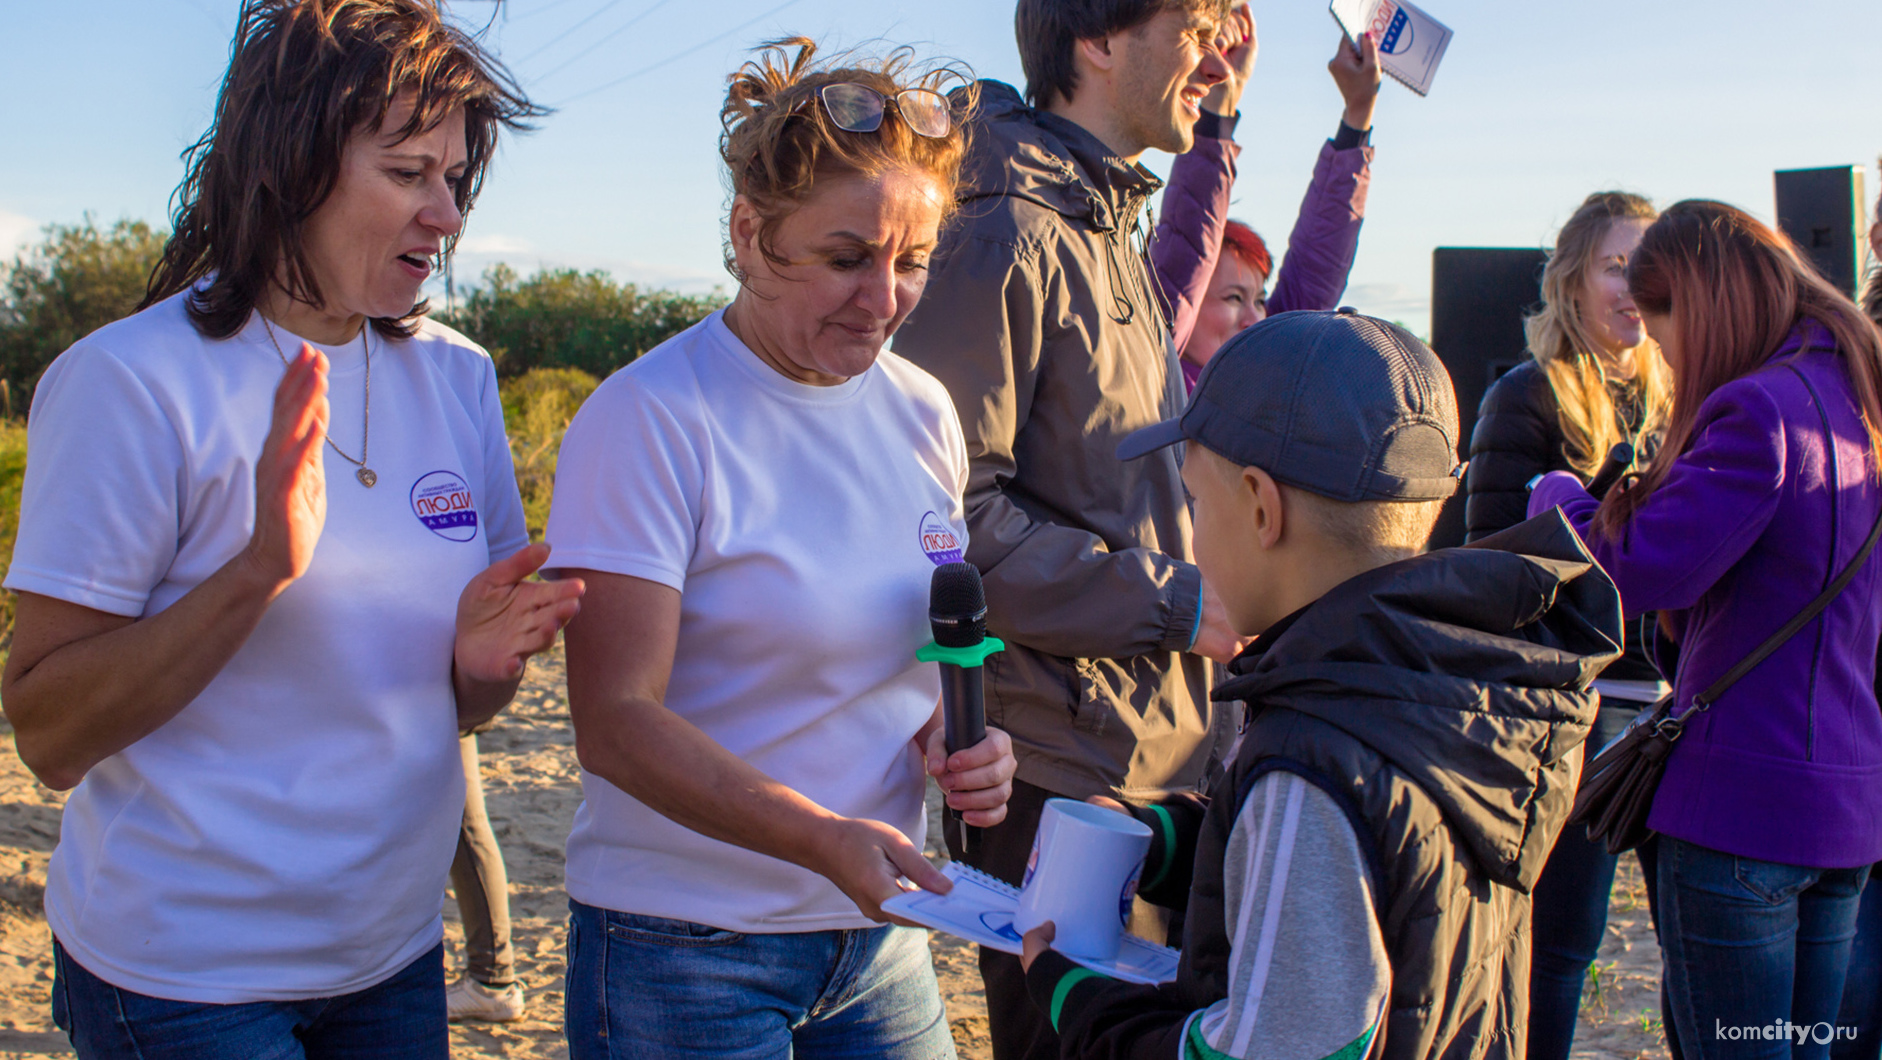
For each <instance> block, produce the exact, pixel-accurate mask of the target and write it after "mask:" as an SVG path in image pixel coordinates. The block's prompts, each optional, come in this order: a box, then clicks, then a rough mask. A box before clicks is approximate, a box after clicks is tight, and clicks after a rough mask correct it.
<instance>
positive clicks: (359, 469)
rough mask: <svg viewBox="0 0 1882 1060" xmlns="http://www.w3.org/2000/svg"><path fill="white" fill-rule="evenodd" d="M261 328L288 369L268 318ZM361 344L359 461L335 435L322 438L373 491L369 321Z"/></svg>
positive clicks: (375, 479)
mask: <svg viewBox="0 0 1882 1060" xmlns="http://www.w3.org/2000/svg"><path fill="white" fill-rule="evenodd" d="M261 326H262V327H264V328H266V329H267V330H268V342H269V344H270V345H272V346H273V347H274V355H275V356H276V357H279V358H281V367H283V368H286V367H287V366H288V355H287V354H286V353H283V352H282V351H281V342H280V340H279V339H276V338H275V337H274V325H273V324H270V323H268V318H267V317H266V316H262V318H261ZM359 344H360V348H361V349H362V350H364V351H365V354H366V409H365V417H364V419H365V421H366V424H365V429H364V430H363V431H362V432H361V433H360V439H359V459H358V460H355V459H353V458H352V457H350V456H348V455H346V451H345V450H344V449H341V448H340V447H339V446H338V445H335V444H334V442H333V435H331V434H326V435H322V437H323V438H325V439H326V440H327V445H328V446H329V447H331V448H332V449H333V451H334V452H336V453H339V454H340V459H342V460H344V461H346V462H347V463H349V464H352V465H354V471H353V477H354V478H356V479H358V480H359V484H360V485H362V486H364V487H366V488H367V489H372V488H373V487H374V486H375V485H377V484H378V482H379V476H378V475H377V474H374V473H373V469H372V468H369V467H367V466H366V459H367V456H368V453H367V449H368V447H370V446H371V444H372V321H370V320H368V321H367V322H366V323H364V324H362V325H360V329H359Z"/></svg>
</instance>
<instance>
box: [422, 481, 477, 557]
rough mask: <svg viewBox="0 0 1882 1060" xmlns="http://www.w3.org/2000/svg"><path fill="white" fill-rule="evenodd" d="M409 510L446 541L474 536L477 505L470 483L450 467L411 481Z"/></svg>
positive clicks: (464, 539)
mask: <svg viewBox="0 0 1882 1060" xmlns="http://www.w3.org/2000/svg"><path fill="white" fill-rule="evenodd" d="M412 514H413V515H416V516H418V521H419V522H421V523H424V524H425V526H426V528H428V529H429V530H430V531H431V532H432V533H434V534H437V535H438V536H439V537H442V538H444V539H445V540H447V541H469V540H471V539H472V538H474V537H476V536H477V505H476V503H475V502H474V501H472V500H471V491H470V485H469V484H468V483H466V482H465V481H464V480H463V479H461V478H459V477H458V476H457V475H456V474H454V473H453V472H450V471H433V472H431V473H429V474H427V475H424V476H423V477H421V478H420V479H419V480H418V481H417V482H414V483H412Z"/></svg>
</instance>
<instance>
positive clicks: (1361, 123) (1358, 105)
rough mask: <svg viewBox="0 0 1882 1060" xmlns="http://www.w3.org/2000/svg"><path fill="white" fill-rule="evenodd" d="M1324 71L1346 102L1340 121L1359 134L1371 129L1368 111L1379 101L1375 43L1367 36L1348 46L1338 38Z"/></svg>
mask: <svg viewBox="0 0 1882 1060" xmlns="http://www.w3.org/2000/svg"><path fill="white" fill-rule="evenodd" d="M1327 72H1328V73H1330V74H1332V75H1333V83H1334V84H1336V85H1338V86H1340V98H1342V99H1344V100H1345V101H1346V112H1345V113H1344V114H1342V115H1341V116H1340V120H1341V121H1343V122H1345V123H1346V124H1347V125H1348V126H1350V127H1352V128H1354V129H1358V130H1359V131H1360V132H1365V131H1366V130H1367V129H1370V128H1372V111H1373V108H1374V106H1376V105H1377V104H1378V102H1379V73H1380V71H1379V42H1378V41H1376V40H1373V39H1372V34H1370V33H1367V34H1365V35H1363V36H1361V37H1360V38H1359V39H1358V40H1357V41H1354V42H1353V43H1350V44H1349V43H1347V41H1346V37H1345V36H1344V35H1341V37H1340V44H1339V50H1338V51H1336V52H1334V53H1333V58H1332V59H1330V60H1328V61H1327Z"/></svg>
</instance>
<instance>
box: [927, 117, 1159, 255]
mask: <svg viewBox="0 0 1882 1060" xmlns="http://www.w3.org/2000/svg"><path fill="white" fill-rule="evenodd" d="M964 92H965V90H964V89H956V90H955V93H954V98H955V101H956V103H957V104H958V103H959V102H960V100H961V98H962V93H964ZM979 92H980V99H979V102H978V104H977V105H976V107H975V109H974V113H973V117H972V118H971V119H970V120H971V121H972V123H973V134H972V137H971V139H970V141H969V146H968V152H967V159H966V161H965V162H964V163H963V165H962V172H961V193H960V201H961V203H962V207H963V209H966V210H971V209H972V207H971V206H970V205H968V204H970V203H972V202H974V201H975V200H977V199H987V198H993V197H997V196H1002V195H1007V196H1012V197H1014V198H1019V199H1025V200H1027V201H1028V202H1032V203H1036V204H1037V205H1039V206H1043V207H1045V208H1046V209H1048V210H1051V211H1053V212H1054V213H1057V214H1060V215H1062V216H1064V217H1069V218H1073V219H1075V220H1081V221H1087V222H1089V223H1090V224H1091V225H1092V227H1094V228H1096V229H1097V230H1098V231H1100V232H1108V231H1112V230H1114V229H1117V228H1119V227H1120V226H1121V224H1122V223H1123V221H1122V220H1121V219H1120V217H1119V216H1118V215H1119V213H1120V211H1121V210H1122V209H1123V208H1124V204H1125V203H1126V202H1127V201H1128V200H1130V199H1131V198H1133V197H1134V198H1136V199H1138V200H1140V201H1141V200H1144V199H1148V198H1149V197H1150V194H1151V193H1152V192H1155V191H1156V190H1157V189H1159V188H1161V187H1162V186H1163V182H1162V181H1160V180H1158V179H1157V177H1156V176H1155V175H1154V174H1152V173H1151V172H1150V171H1149V170H1148V169H1145V168H1144V167H1143V166H1141V165H1139V164H1137V163H1134V162H1126V161H1124V160H1123V159H1121V158H1118V157H1117V156H1116V155H1115V154H1113V153H1112V152H1111V150H1110V149H1109V148H1107V147H1106V146H1105V145H1104V143H1103V142H1102V141H1101V140H1099V139H1098V138H1097V137H1096V136H1093V135H1092V134H1091V133H1090V132H1088V131H1086V130H1085V129H1084V128H1083V127H1082V126H1080V125H1078V124H1076V123H1074V122H1071V121H1067V120H1066V119H1064V118H1061V117H1059V116H1058V115H1056V114H1053V113H1051V112H1049V111H1043V110H1038V109H1035V108H1033V107H1030V106H1028V105H1027V104H1026V101H1025V100H1023V99H1021V98H1020V95H1019V92H1018V91H1017V90H1015V89H1014V88H1013V86H1012V85H1009V84H1006V83H1005V82H1001V81H982V82H980V83H979Z"/></svg>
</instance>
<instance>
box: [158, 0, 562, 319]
mask: <svg viewBox="0 0 1882 1060" xmlns="http://www.w3.org/2000/svg"><path fill="white" fill-rule="evenodd" d="M405 91H411V92H413V93H414V96H415V103H416V106H415V108H414V109H413V111H412V113H411V116H410V117H409V118H407V119H406V121H405V124H404V125H402V126H401V127H400V128H398V129H397V130H396V133H397V135H398V136H399V138H400V139H409V138H410V137H412V136H416V135H418V134H420V133H424V132H428V131H430V130H431V129H433V128H435V127H436V126H437V125H438V124H439V123H440V122H442V121H443V120H444V119H445V116H446V115H447V114H449V113H450V112H451V111H452V110H454V109H456V108H459V107H461V108H463V110H464V139H465V147H466V149H467V152H468V153H467V155H466V159H465V160H466V162H467V165H466V168H465V171H464V176H463V177H462V179H460V180H459V181H458V184H457V191H456V199H457V208H458V209H459V210H460V211H464V212H468V211H469V210H470V207H471V203H472V202H473V201H474V200H475V199H476V197H477V191H478V188H479V187H480V186H481V184H482V182H483V175H484V169H485V167H486V166H487V165H488V164H489V162H490V156H491V155H492V154H493V153H494V152H495V150H496V141H497V130H498V129H499V128H503V127H507V128H510V129H523V128H527V127H528V126H527V125H526V121H527V120H528V119H530V118H534V117H538V116H540V115H543V114H545V113H547V111H546V110H545V109H543V108H541V107H538V106H536V105H535V104H533V103H531V102H530V101H529V100H528V99H527V98H526V97H525V96H524V95H523V92H522V90H521V89H520V88H518V87H517V86H516V83H515V81H513V80H512V79H511V78H510V75H509V74H508V73H507V72H506V71H505V70H504V69H503V67H502V66H501V65H500V64H499V63H497V61H496V60H495V59H493V58H491V57H490V56H489V55H487V54H485V53H484V51H483V50H482V48H480V47H479V45H478V43H477V41H476V40H475V39H473V38H472V37H471V36H470V35H469V34H467V33H465V32H464V31H462V30H460V29H458V28H457V27H455V26H452V25H450V24H449V23H447V22H446V21H445V20H444V16H443V11H442V10H441V8H440V6H439V0H244V2H243V4H242V9H241V14H240V15H239V16H237V18H236V26H235V43H234V44H233V45H232V46H231V48H230V59H229V70H228V73H227V74H226V75H225V76H224V78H223V81H222V92H221V94H220V95H219V96H218V97H217V99H216V116H215V122H214V124H212V125H211V126H210V127H209V131H208V132H206V133H204V134H203V137H202V139H200V140H198V141H196V143H195V144H194V145H193V146H192V147H191V148H190V149H189V151H188V153H187V154H186V156H185V157H186V160H187V167H188V173H187V175H186V176H185V177H184V179H183V184H182V186H181V187H179V188H178V189H177V192H176V197H175V204H176V208H175V216H174V218H173V219H172V228H173V231H172V233H171V236H170V241H169V244H168V245H167V246H165V247H164V251H163V259H162V260H161V261H160V262H159V263H158V265H157V268H156V270H155V271H154V272H153V273H152V274H151V278H150V285H149V288H148V290H147V291H146V292H145V296H144V302H143V306H149V305H154V304H156V303H157V302H160V301H162V300H163V299H165V298H168V297H170V296H171V295H173V294H175V293H177V292H178V291H183V290H188V289H189V288H191V287H197V289H196V290H195V291H194V292H193V293H192V294H191V295H190V297H189V300H188V309H189V315H190V319H191V321H192V322H194V323H195V325H196V328H197V330H198V331H200V332H202V333H203V334H205V335H208V336H209V337H211V338H218V339H221V338H227V337H229V336H230V335H233V334H235V333H236V332H237V331H240V330H241V328H242V325H243V324H244V323H246V322H247V321H248V314H249V311H250V310H251V309H253V308H254V306H255V303H256V301H257V300H258V299H260V297H261V296H262V294H263V292H264V290H265V289H266V287H267V286H268V285H269V284H270V283H274V282H277V278H278V281H279V282H281V283H282V284H284V285H285V287H286V290H287V293H288V294H289V295H291V296H292V297H294V298H295V299H297V300H299V301H302V302H306V303H308V304H310V305H316V306H318V305H323V304H325V302H324V295H323V292H322V291H321V290H320V285H319V284H318V283H316V282H315V281H314V276H313V272H312V270H311V269H310V267H309V262H308V258H307V248H306V246H305V244H304V243H303V241H302V238H301V235H302V233H301V229H302V225H303V223H304V222H305V221H306V220H307V218H308V217H309V216H310V215H311V214H312V213H313V212H314V211H315V210H316V209H318V208H319V207H320V205H321V203H323V202H325V201H326V199H327V196H328V194H330V193H331V192H332V191H333V188H334V185H335V184H336V183H338V181H339V176H340V160H341V157H342V156H343V155H344V154H345V152H346V147H347V143H348V142H349V141H350V140H351V138H352V136H353V134H354V132H356V131H357V130H359V129H361V128H369V129H372V130H374V131H385V130H382V128H381V127H382V125H383V124H384V122H385V119H386V114H387V112H388V111H389V110H391V108H392V103H393V100H394V99H395V98H397V97H398V95H399V93H401V92H405ZM456 243H457V238H456V237H455V236H453V237H452V238H451V239H450V240H448V241H446V243H445V246H444V250H443V253H444V254H446V255H448V254H449V253H450V252H451V248H452V247H453V246H455V245H456ZM203 281H207V282H203ZM198 284H201V286H200V287H198V286H197V285H198ZM143 306H139V308H140V309H141V308H143ZM424 312H425V303H424V302H420V303H418V304H417V305H415V306H413V307H412V310H411V312H410V313H408V314H406V315H405V316H403V317H399V318H397V319H383V320H381V319H375V320H374V321H373V322H372V326H373V330H375V331H377V332H379V333H380V334H381V335H384V336H385V337H387V338H406V337H409V336H410V335H411V334H412V333H413V332H414V331H415V330H416V329H417V322H418V317H419V316H421V315H422V314H423V313H424Z"/></svg>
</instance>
